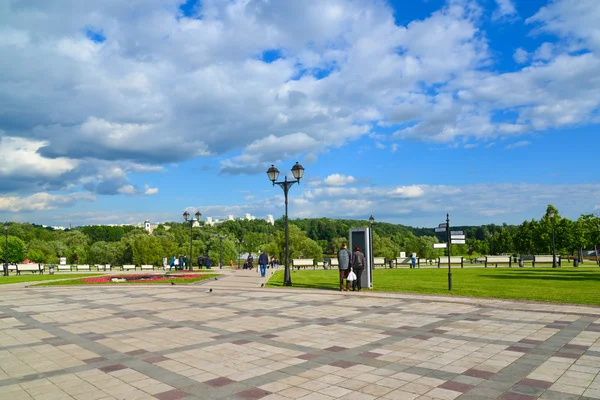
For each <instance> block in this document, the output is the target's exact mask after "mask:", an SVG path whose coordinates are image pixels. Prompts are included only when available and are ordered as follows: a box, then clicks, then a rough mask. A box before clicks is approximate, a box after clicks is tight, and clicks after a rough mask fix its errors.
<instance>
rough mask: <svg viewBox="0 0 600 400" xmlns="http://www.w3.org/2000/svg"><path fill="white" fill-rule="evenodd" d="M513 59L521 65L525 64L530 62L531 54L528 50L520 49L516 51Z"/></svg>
mask: <svg viewBox="0 0 600 400" xmlns="http://www.w3.org/2000/svg"><path fill="white" fill-rule="evenodd" d="M513 59H514V60H515V61H516V62H517V63H519V64H524V63H526V62H527V61H528V60H529V53H528V52H527V50H525V49H523V48H521V47H519V48H518V49H517V50H515V53H514V54H513Z"/></svg>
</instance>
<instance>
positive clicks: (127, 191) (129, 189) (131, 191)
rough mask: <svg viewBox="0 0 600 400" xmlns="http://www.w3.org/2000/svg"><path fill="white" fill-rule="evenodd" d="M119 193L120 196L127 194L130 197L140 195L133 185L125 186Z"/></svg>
mask: <svg viewBox="0 0 600 400" xmlns="http://www.w3.org/2000/svg"><path fill="white" fill-rule="evenodd" d="M117 192H119V193H120V194H126V195H130V196H132V195H134V194H138V193H139V192H138V190H137V189H136V188H135V186H133V185H123V186H121V187H120V188H119V189H118V190H117Z"/></svg>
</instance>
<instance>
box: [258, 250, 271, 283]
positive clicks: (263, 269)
mask: <svg viewBox="0 0 600 400" xmlns="http://www.w3.org/2000/svg"><path fill="white" fill-rule="evenodd" d="M268 263H269V256H268V255H267V252H266V251H264V250H263V252H262V253H261V254H260V256H258V265H259V266H260V276H261V277H263V278H264V277H265V276H267V264H268Z"/></svg>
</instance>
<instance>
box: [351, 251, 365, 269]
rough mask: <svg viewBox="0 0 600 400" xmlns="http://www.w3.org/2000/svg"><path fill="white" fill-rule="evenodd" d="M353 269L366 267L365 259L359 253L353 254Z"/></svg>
mask: <svg viewBox="0 0 600 400" xmlns="http://www.w3.org/2000/svg"><path fill="white" fill-rule="evenodd" d="M352 267H353V268H354V269H363V268H364V267H365V257H364V256H363V255H362V254H361V253H359V252H358V251H356V252H354V254H353V258H352Z"/></svg>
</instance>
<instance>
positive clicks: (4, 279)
mask: <svg viewBox="0 0 600 400" xmlns="http://www.w3.org/2000/svg"><path fill="white" fill-rule="evenodd" d="M100 275H102V274H77V275H72V274H54V275H49V274H44V275H38V274H32V273H30V272H23V273H22V275H9V276H0V285H7V284H9V283H21V282H37V281H51V280H54V279H68V278H70V277H73V276H77V277H78V278H85V277H90V276H100Z"/></svg>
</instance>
